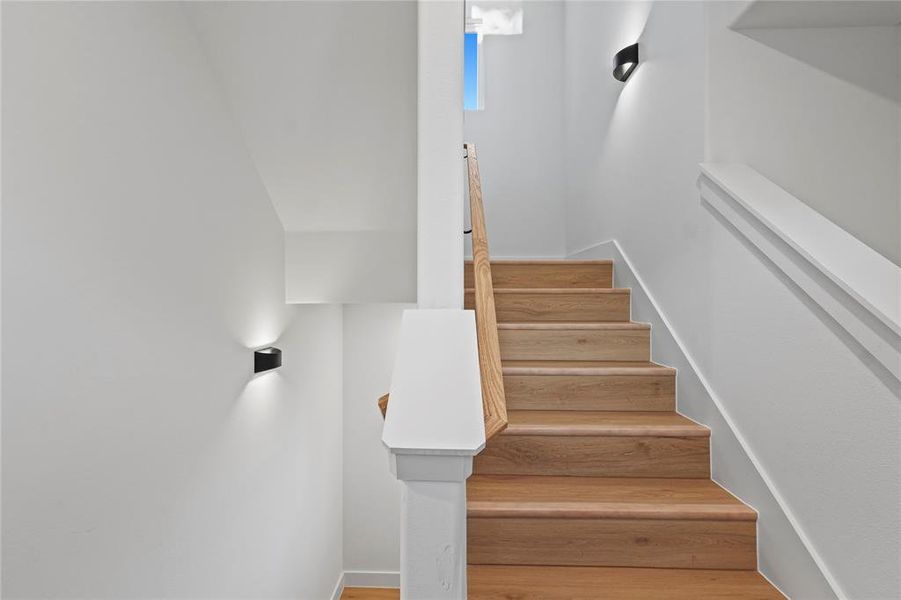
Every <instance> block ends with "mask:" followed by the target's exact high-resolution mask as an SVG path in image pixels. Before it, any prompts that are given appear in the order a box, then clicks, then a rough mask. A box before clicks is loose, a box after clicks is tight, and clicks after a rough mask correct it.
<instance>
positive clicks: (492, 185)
mask: <svg viewBox="0 0 901 600" xmlns="http://www.w3.org/2000/svg"><path fill="white" fill-rule="evenodd" d="M563 12H564V3H563V2H542V1H539V2H526V3H525V5H524V9H523V33H522V34H521V35H509V36H507V35H486V36H484V42H483V44H482V48H483V51H484V68H485V76H484V78H485V109H484V110H481V111H466V112H465V113H464V118H465V125H464V133H465V137H466V141H468V142H472V143H474V144H476V147H477V149H478V152H479V165H480V167H481V172H482V189H483V192H484V201H485V219H486V221H487V223H488V241H489V245H490V249H491V255H492V256H493V257H554V258H561V257H563V255H564V249H565V241H564V209H563V207H564V202H563V197H564V195H565V182H564V179H563V154H562V151H563ZM468 222H469V219H468V218H467V223H468Z"/></svg>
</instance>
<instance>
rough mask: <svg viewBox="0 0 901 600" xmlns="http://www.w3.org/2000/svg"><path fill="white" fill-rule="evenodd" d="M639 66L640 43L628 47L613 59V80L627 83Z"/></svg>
mask: <svg viewBox="0 0 901 600" xmlns="http://www.w3.org/2000/svg"><path fill="white" fill-rule="evenodd" d="M637 65H638V43H637V42H636V43H634V44H632V45H631V46H626V47H625V48H623V49H622V50H620V51H619V52H617V53H616V55H615V56H614V57H613V78H614V79H616V80H617V81H625V80H627V79H628V78H629V75H631V74H632V71H634V70H635V67H636V66H637Z"/></svg>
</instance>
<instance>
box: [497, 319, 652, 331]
mask: <svg viewBox="0 0 901 600" xmlns="http://www.w3.org/2000/svg"><path fill="white" fill-rule="evenodd" d="M497 328H498V329H548V330H553V331H568V330H583V329H591V330H594V329H611V330H621V329H622V330H627V329H637V330H646V329H650V328H651V325H650V324H649V323H637V322H635V321H611V322H601V323H597V322H590V321H579V322H567V321H554V322H526V323H513V322H508V323H498V324H497Z"/></svg>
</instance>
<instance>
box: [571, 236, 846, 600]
mask: <svg viewBox="0 0 901 600" xmlns="http://www.w3.org/2000/svg"><path fill="white" fill-rule="evenodd" d="M568 258H570V259H579V258H609V259H613V260H614V261H615V266H614V274H615V278H616V283H615V285H616V286H617V287H631V288H632V301H633V311H635V310H636V308H637V305H638V304H640V303H641V302H642V301H644V302H646V303H647V304H648V305H649V306H650V309H651V311H652V312H653V313H654V314H643V315H640V316H641V318H642V319H644V320H646V321H650V322H651V323H652V324H653V325H654V328H653V335H654V336H655V337H657V336H659V335H660V334H661V333H663V334H664V335H668V336H669V337H670V338H671V339H672V341H673V342H674V343H675V346H676V347H677V350H678V353H679V354H681V356H679V355H676V354H674V353H672V352H669V353H668V355H667V356H657V355H656V354H655V356H654V359H655V360H661V361H662V362H664V363H666V364H668V365H669V366H672V367H676V368H677V369H678V371H679V385H680V387H681V386H682V385H683V383H684V379H685V378H686V376H689V377H693V378H694V379H696V380H697V381H698V382H699V384H700V388H701V389H699V390H696V391H697V392H698V393H703V394H705V395H706V396H707V398H708V399H709V400H710V402H711V403H712V404H713V406H714V407H715V409H716V410H717V411H718V413H719V416H720V417H721V419H722V421H723V422H724V423H725V425H726V426H727V427H728V430H729V433H730V434H731V436H732V437H733V438H734V439H735V441H736V442H737V444H738V446H739V447H740V450H741V452H742V453H743V454H744V456H745V457H746V458H747V459H748V460H749V461H750V463H751V465H752V466H753V468H754V469H755V470H756V472H757V475H758V476H759V477H760V479H761V481H762V482H763V484H764V486H765V488H766V491H767V492H768V493H769V495H770V496H771V497H772V498H773V500H774V501H775V503H776V505H777V506H778V509H779V510H780V511H781V513H782V514H783V515H784V517H785V519H786V520H787V521H788V523H789V525H790V526H791V528H792V529H793V530H794V533H795V535H796V536H797V538H798V539H799V540H800V543H801V544H802V545H803V548H804V550H805V551H806V552H807V554H808V555H809V556H810V558H811V559H812V560H813V562H814V563H815V565H816V568H817V569H818V570H819V575H820V576H821V577H822V578H823V579H824V580H825V582H826V583H827V584H828V586H829V588H831V590H832V592H833V593H834V594H835V597H836V598H838V599H839V600H847V599H848V595H847V594H846V593H845V592H844V591H843V590H842V588H841V586H840V585H839V583H838V581H837V580H836V579H835V577H834V576H833V575H832V573H831V571H830V570H829V568H828V567H827V565H826V564H825V562H824V561H823V559H822V557H821V556H820V554H819V552H818V551H817V549H816V548H815V547H814V545H813V543H812V542H811V541H810V538H809V537H808V536H807V534H806V533H805V532H804V529H803V528H802V527H801V524H800V523H799V521H798V519H797V518H796V517H795V515H794V513H793V512H792V511H791V509H790V508H789V506H788V503H787V502H786V501H785V499H784V498H783V497H782V495H781V494H780V493H779V490H778V489H777V488H776V486H775V484H774V483H773V480H772V478H771V477H770V476H769V474H768V473H767V471H766V469H765V468H764V467H763V465H762V464H761V462H760V460H759V459H758V458H757V456H756V455H755V454H754V452H753V451H752V450H751V448H750V446H749V444H748V442H747V440H746V439H745V437H744V436H743V435H742V433H741V431H740V430H739V429H738V427H737V426H736V424H735V421H734V420H733V419H732V417H731V416H730V415H729V412H728V411H727V410H726V408H725V406H724V405H723V403H722V401H721V400H720V398H719V396H717V394H716V392H715V391H714V390H713V387H712V386H711V384H710V382H709V381H708V380H707V378H706V377H704V374H703V373H702V371H701V369H700V368H699V367H698V363H697V362H696V361H695V359H694V358H693V357H692V355H691V353H690V352H689V350H688V348H687V347H686V345H685V344H684V343H683V341H682V339H681V338H680V337H679V335H678V334H677V333H676V331H675V329H674V328H673V327H672V325H671V323H670V320H669V319H668V318H667V317H666V313H665V312H664V311H663V310H662V308H661V307H660V305H659V304H658V302H657V301H656V300H655V299H654V296H653V295H652V294H651V293H650V291H649V289H648V287H647V286H646V285H645V282H644V280H643V279H642V277H641V275H640V274H639V273H638V271H637V270H636V269H635V266H634V265H633V263H632V261H630V260H629V257H628V256H627V255H626V253H625V252H624V251H623V249H622V247H621V246H620V245H619V243H618V242H617V241H616V240H609V241H606V242H601V243H599V244H595V245H593V246H589V247H587V248H584V249H582V250H579V251H578V252H575V253H573V254H570V255H569V256H568ZM624 272H625V273H624ZM624 275H625V276H624ZM631 283H634V285H627V284H631ZM661 327H662V328H664V329H665V330H666V331H665V332H661V331H660V328H661ZM661 345H662V344H661V343H660V340H659V339H658V342H657V343H656V344H655V348H656V349H658V350H659V349H660V347H661ZM655 353H656V350H655ZM681 398H682V395H681V394H680V396H679V402H678V405H679V410H680V412H682V411H683V406H682V405H683V403H682V401H681ZM686 414H687V416H689V417H691V418H692V419H694V420H695V421H698V422H700V423H703V424H705V425H708V426H710V427H711V429H712V430H713V433H714V435H716V434H717V432H716V430H715V428H714V427H713V426H712V424H711V423H709V422H705V421H707V419H703V418H700V415H698V414H690V413H688V412H686ZM718 442H720V443H722V442H727V440H723V439H718ZM711 458H712V459H714V458H717V459H718V458H719V457H713V455H712V448H711ZM714 480H716V481H717V482H718V483H721V484H722V485H723V486H724V487H726V488H729V490H730V492H732V493H734V494H736V495H739V493H740V492H739V493H737V492H738V490H736V489H735V486H734V485H730V484H729V483H728V482H724V481H721V480H720V479H718V478H717V477H714ZM748 485H753V483H749V484H748ZM748 504H752V505H753V503H750V502H748ZM755 508H758V507H755ZM761 572H762V573H763V574H764V575H765V576H767V579H772V577H771V576H770V574H769V573H767V572H766V570H765V569H764V568H762V567H761ZM774 585H775V584H774ZM786 596H788V594H786Z"/></svg>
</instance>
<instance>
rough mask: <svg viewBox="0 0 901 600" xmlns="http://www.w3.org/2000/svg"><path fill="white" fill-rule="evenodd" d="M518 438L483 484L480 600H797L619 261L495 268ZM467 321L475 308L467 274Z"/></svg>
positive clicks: (490, 449) (473, 484) (492, 444)
mask: <svg viewBox="0 0 901 600" xmlns="http://www.w3.org/2000/svg"><path fill="white" fill-rule="evenodd" d="M491 274H492V280H493V284H494V301H495V308H496V314H497V321H498V325H497V328H498V337H499V341H500V353H501V360H502V367H503V382H504V389H505V391H506V404H507V420H508V426H507V428H506V430H505V431H503V432H501V433H500V434H499V435H497V436H495V437H494V438H492V439H491V440H490V441H489V442H488V444H487V446H486V448H485V450H484V451H483V452H482V453H481V454H479V455H478V456H477V457H476V458H475V461H474V469H473V475H472V477H471V478H470V479H469V481H468V483H467V511H468V525H467V526H468V548H467V552H468V561H469V573H468V580H469V582H468V585H469V598H471V599H479V600H488V599H491V600H495V599H497V600H500V599H523V600H524V599H530V598H536V599H537V598H542V599H548V600H550V599H564V598H566V599H573V598H580V599H586V600H587V599H594V600H597V599H606V598H611V599H613V598H616V599H639V598H641V599H655V600H661V599H686V600H688V599H691V600H703V599H714V598H715V599H719V600H723V599H735V600H737V599H752V598H753V599H759V600H764V599H771V598H784V596H782V594H780V593H779V592H778V591H777V590H776V589H775V588H774V587H773V586H772V585H771V584H769V583H768V582H767V580H766V579H764V578H763V577H762V576H761V575H760V574H759V573H758V572H757V571H756V569H757V535H756V530H757V514H756V512H754V510H752V509H751V508H749V507H748V506H746V505H745V504H743V503H742V502H740V501H739V500H738V499H736V498H735V497H734V496H732V495H731V494H729V493H728V492H727V491H726V490H724V489H723V488H721V487H720V486H718V485H717V484H716V483H714V482H713V481H712V480H711V479H710V431H709V430H708V429H706V428H705V427H703V426H701V425H699V424H697V423H695V422H694V421H692V420H690V419H687V418H685V417H683V416H681V415H679V414H678V413H677V412H675V388H676V385H675V384H676V372H675V370H674V369H671V368H669V367H665V366H662V365H658V364H656V363H654V362H651V360H650V359H651V352H650V351H651V347H650V345H651V338H650V334H651V331H650V326H649V325H647V324H644V323H635V322H632V321H631V320H630V290H628V289H616V288H614V287H613V264H612V262H611V261H543V262H537V261H492V263H491ZM465 286H466V288H467V293H466V297H465V302H466V308H473V302H474V299H473V290H472V289H471V288H472V287H473V276H472V265H471V263H470V264H467V269H466V280H465Z"/></svg>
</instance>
